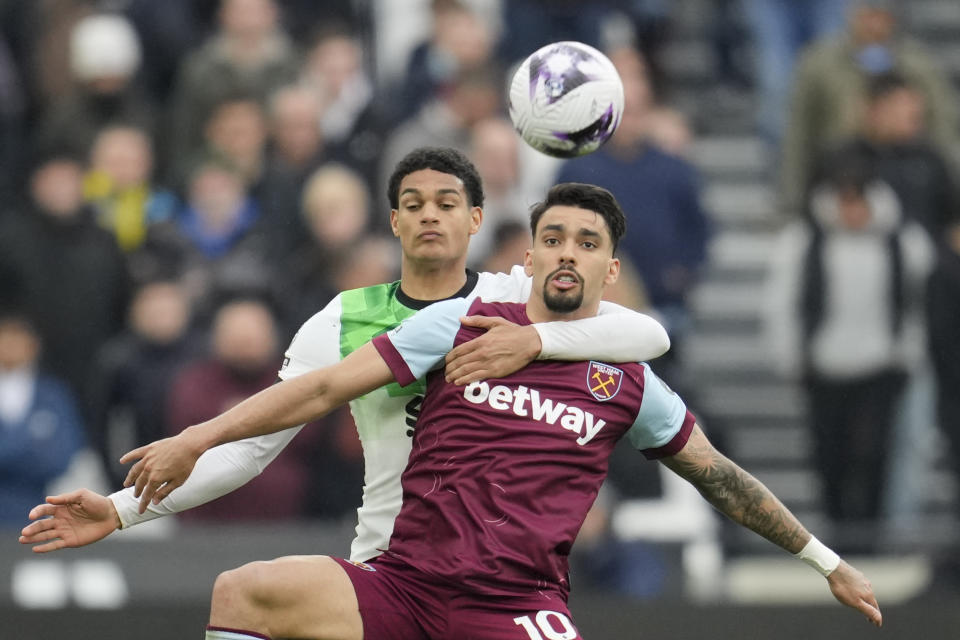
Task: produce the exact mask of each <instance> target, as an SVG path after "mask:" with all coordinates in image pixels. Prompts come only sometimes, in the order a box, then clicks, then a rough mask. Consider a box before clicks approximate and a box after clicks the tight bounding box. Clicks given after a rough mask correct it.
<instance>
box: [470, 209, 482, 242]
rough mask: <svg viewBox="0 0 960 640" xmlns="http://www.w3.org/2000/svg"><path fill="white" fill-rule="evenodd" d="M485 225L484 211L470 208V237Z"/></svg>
mask: <svg viewBox="0 0 960 640" xmlns="http://www.w3.org/2000/svg"><path fill="white" fill-rule="evenodd" d="M481 224H483V209H481V208H480V207H471V208H470V235H473V234H475V233H476V232H477V231H480V225H481Z"/></svg>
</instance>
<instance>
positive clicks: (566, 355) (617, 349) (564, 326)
mask: <svg viewBox="0 0 960 640" xmlns="http://www.w3.org/2000/svg"><path fill="white" fill-rule="evenodd" d="M533 327H534V329H536V330H537V333H539V334H540V343H541V345H542V346H541V349H540V355H539V356H537V359H538V360H600V361H602V362H642V361H644V360H651V359H653V358H657V357H659V356H662V355H663V354H664V353H666V352H667V350H668V349H669V348H670V338H669V337H668V336H667V330H666V329H664V328H663V325H662V324H660V323H659V322H657V321H656V320H655V319H653V318H652V317H650V316H648V315H645V314H642V313H637V312H636V311H631V310H629V309H627V308H626V307H621V306H620V305H618V304H614V303H612V302H601V303H600V315H597V316H596V317H594V318H584V319H582V320H572V321H560V322H540V323H537V324H534V325H533Z"/></svg>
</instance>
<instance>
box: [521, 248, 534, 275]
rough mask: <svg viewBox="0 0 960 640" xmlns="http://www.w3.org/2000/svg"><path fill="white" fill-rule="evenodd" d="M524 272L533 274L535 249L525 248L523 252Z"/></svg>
mask: <svg viewBox="0 0 960 640" xmlns="http://www.w3.org/2000/svg"><path fill="white" fill-rule="evenodd" d="M523 272H524V273H525V274H527V275H528V276H533V249H525V250H524V252H523Z"/></svg>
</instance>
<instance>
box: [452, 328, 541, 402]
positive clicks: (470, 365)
mask: <svg viewBox="0 0 960 640" xmlns="http://www.w3.org/2000/svg"><path fill="white" fill-rule="evenodd" d="M460 322H461V324H463V325H465V326H468V327H478V328H481V329H486V330H487V332H486V333H484V334H483V335H481V336H478V337H476V338H474V339H473V340H469V341H467V342H464V343H463V344H461V345H459V346H457V347H455V348H454V349H453V350H451V351H450V353H448V354H447V361H446V368H445V374H446V379H447V382H452V383H453V384H457V385H463V384H470V383H471V382H476V381H478V380H487V379H490V378H502V377H504V376H507V375H510V374H511V373H513V372H514V371H519V370H520V369H522V368H524V367H525V366H527V365H528V364H530V362H531V361H532V360H533V359H534V358H536V357H537V354H539V353H540V348H541V344H540V334H539V333H537V330H536V329H534V328H533V327H532V326H530V325H527V326H523V327H522V326H520V325H517V324H514V323H512V322H510V321H509V320H506V319H504V318H491V317H488V316H470V317H467V318H461V319H460Z"/></svg>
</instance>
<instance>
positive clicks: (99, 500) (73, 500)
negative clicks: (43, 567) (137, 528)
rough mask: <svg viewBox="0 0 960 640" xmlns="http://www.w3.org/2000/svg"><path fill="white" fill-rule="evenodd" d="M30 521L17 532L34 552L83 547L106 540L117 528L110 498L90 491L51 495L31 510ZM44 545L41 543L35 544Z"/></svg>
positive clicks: (117, 523) (117, 522)
mask: <svg viewBox="0 0 960 640" xmlns="http://www.w3.org/2000/svg"><path fill="white" fill-rule="evenodd" d="M29 517H30V519H31V520H34V521H35V522H33V523H31V524H29V525H27V526H26V527H24V528H23V530H22V531H21V532H20V542H21V543H22V544H33V545H36V546H34V547H33V551H34V552H35V553H47V552H49V551H56V550H57V549H64V548H69V547H82V546H84V545H87V544H91V543H93V542H97V541H98V540H102V539H103V538H106V537H107V536H108V535H110V534H111V533H113V531H115V530H116V529H118V528H119V526H120V520H119V518H118V516H117V512H116V509H115V508H114V506H113V503H112V502H111V501H110V499H109V498H107V497H105V496H101V495H100V494H98V493H94V492H93V491H90V490H89V489H79V490H77V491H73V492H71V493H64V494H61V495H58V496H50V497H48V498H47V502H46V503H45V504H40V505H37V506H36V507H34V508H33V509H31V510H30V515H29ZM37 543H43V544H37Z"/></svg>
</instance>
